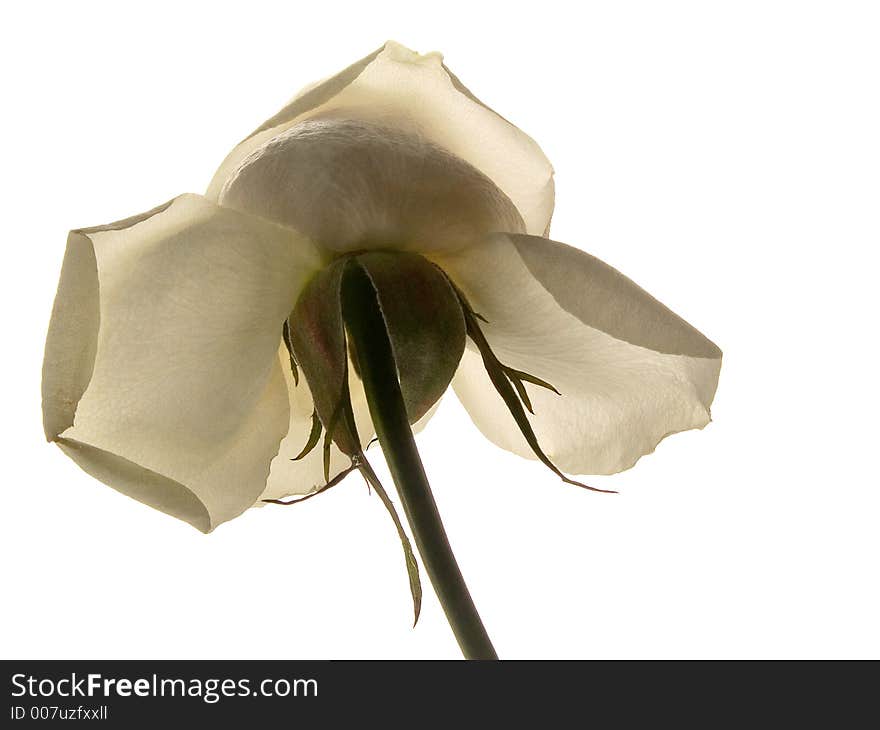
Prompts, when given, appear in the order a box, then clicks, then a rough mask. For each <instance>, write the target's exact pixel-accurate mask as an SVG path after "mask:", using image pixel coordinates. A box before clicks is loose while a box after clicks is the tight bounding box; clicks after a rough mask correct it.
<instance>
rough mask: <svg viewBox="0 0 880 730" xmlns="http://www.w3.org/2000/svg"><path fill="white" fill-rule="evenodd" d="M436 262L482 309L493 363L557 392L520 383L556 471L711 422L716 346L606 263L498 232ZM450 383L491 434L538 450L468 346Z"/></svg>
mask: <svg viewBox="0 0 880 730" xmlns="http://www.w3.org/2000/svg"><path fill="white" fill-rule="evenodd" d="M438 263H439V264H440V265H441V266H442V267H443V268H444V269H445V270H446V271H447V273H449V275H450V277H451V278H452V279H453V281H454V282H455V283H456V284H457V285H458V286H459V287H460V288H461V289H462V291H463V292H464V294H465V295H466V296H467V297H468V299H469V301H470V303H471V305H472V307H473V308H474V310H475V311H476V312H478V313H479V314H481V315H482V316H483V317H485V318H486V319H487V320H488V323H487V324H481V327H482V330H483V332H484V333H485V336H486V338H487V340H488V341H489V343H490V344H491V346H492V348H493V350H494V352H495V354H496V355H497V356H498V358H499V359H500V360H501V362H503V363H504V364H505V365H508V366H510V367H513V368H516V369H518V370H522V371H525V372H527V373H530V374H531V375H534V376H537V377H539V378H542V379H544V380H546V381H549V382H550V383H552V384H553V385H554V386H555V387H556V388H557V389H558V390H559V391H560V392H561V393H562V395H561V396H559V395H556V394H555V393H553V392H551V391H549V390H547V389H545V388H541V387H535V386H532V385H530V384H528V383H527V384H526V386H525V387H526V388H527V389H528V394H529V397H530V399H531V401H532V405H533V406H534V411H535V415H534V416H533V417H531V419H530V420H531V423H532V426H533V428H534V431H535V433H536V435H537V437H538V441H539V442H540V444H541V446H542V447H543V449H544V451H545V452H546V453H547V455H548V456H549V457H550V458H551V459H552V460H553V461H554V462H555V464H556V465H557V466H558V467H559V468H561V469H562V470H563V471H567V472H569V473H575V474H611V473H614V472H618V471H621V470H623V469H627V468H629V467H631V466H632V465H633V464H634V463H635V462H636V461H637V460H638V459H639V457H640V456H642V455H644V454H648V453H650V452H651V451H653V450H654V448H655V446H656V445H657V443H658V442H659V441H660V440H662V439H663V438H664V437H665V436H667V435H669V434H671V433H675V432H677V431H683V430H686V429H691V428H702V427H703V426H705V425H706V424H707V423H708V422H709V420H710V415H709V406H710V404H711V402H712V399H713V397H714V394H715V388H716V386H717V382H718V372H719V369H720V366H721V351H720V350H719V349H718V348H717V347H716V346H715V345H714V344H713V343H712V342H710V341H709V340H708V339H706V338H705V337H704V336H703V335H701V334H700V333H699V332H698V331H697V330H696V329H694V328H693V327H691V325H689V324H688V323H687V322H685V321H684V320H682V319H681V318H679V317H678V316H677V315H675V314H674V313H673V312H671V311H670V310H669V309H667V308H666V307H664V306H663V305H662V304H660V302H658V301H657V300H655V299H654V298H653V297H651V296H650V295H648V294H647V293H646V292H644V291H643V290H642V289H640V288H639V287H638V286H637V285H636V284H634V283H633V282H632V281H630V280H629V279H627V278H626V277H625V276H623V275H622V274H620V273H619V272H618V271H616V270H615V269H613V268H611V267H610V266H608V265H606V264H604V263H602V262H601V261H599V260H598V259H596V258H594V257H592V256H590V255H589V254H586V253H584V252H582V251H579V250H578V249H575V248H572V247H570V246H566V245H564V244H560V243H556V242H553V241H549V240H547V239H545V238H540V237H537V236H522V235H503V234H502V235H496V236H492V237H491V238H490V239H489V240H488V241H487V242H486V243H485V244H484V245H481V246H475V247H472V248H470V249H468V250H466V251H462V252H459V253H458V254H457V255H455V256H450V257H446V258H444V259H442V260H439V259H438ZM453 387H454V389H455V391H456V394H457V395H458V397H459V399H460V400H461V402H462V403H463V404H464V406H465V408H467V410H468V412H469V413H470V415H471V417H472V418H473V419H474V422H475V423H476V424H477V426H478V427H479V428H480V430H481V431H482V432H483V433H484V434H485V435H486V436H487V437H488V438H489V439H490V440H492V441H493V442H495V443H496V444H498V445H499V446H501V447H502V448H505V449H508V450H509V451H513V452H515V453H517V454H520V455H522V456H525V457H529V458H534V454H533V453H532V451H531V449H530V448H529V447H528V445H527V444H526V442H525V439H524V438H523V437H522V435H521V433H520V432H519V430H518V428H517V427H516V424H515V423H514V421H513V418H512V417H511V416H510V414H509V413H508V412H507V411H506V409H504V408H503V407H500V406H501V400H500V398H499V396H498V395H497V393H496V392H495V391H494V389H493V387H492V385H491V383H490V381H489V379H488V376H487V375H486V373H485V371H484V369H483V365H482V362H481V359H480V357H479V355H478V354H477V353H476V352H475V351H474V350H473V348H472V347H469V349H468V350H467V351H466V352H465V356H464V358H463V360H462V364H461V366H460V368H459V371H458V373H457V374H456V377H455V379H454V380H453Z"/></svg>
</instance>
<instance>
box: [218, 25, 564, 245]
mask: <svg viewBox="0 0 880 730" xmlns="http://www.w3.org/2000/svg"><path fill="white" fill-rule="evenodd" d="M316 118H317V119H329V118H335V119H349V120H355V121H364V122H368V123H371V124H376V125H379V126H384V127H390V128H393V129H397V130H400V131H402V132H405V133H407V134H413V135H416V136H419V137H422V138H423V139H425V140H426V141H428V142H430V143H432V144H434V145H437V146H439V147H441V148H443V149H445V150H447V151H449V152H451V153H452V154H453V155H455V156H457V157H459V158H461V159H462V160H464V161H466V162H467V163H469V164H470V165H472V166H473V167H475V168H476V169H477V170H479V171H480V172H482V173H483V174H484V175H486V176H487V177H489V178H490V179H491V180H492V181H493V182H494V183H495V184H496V185H497V186H498V187H499V188H500V189H501V190H502V191H503V192H504V193H505V194H506V195H507V197H508V198H510V200H512V201H513V203H514V205H515V206H516V208H517V209H518V210H519V212H520V215H521V216H522V219H523V220H524V221H525V225H526V231H527V232H528V233H534V234H545V233H546V231H547V230H548V227H549V225H550V217H551V215H552V213H553V198H554V188H553V168H552V166H551V165H550V162H549V161H548V160H547V158H546V157H545V156H544V153H543V152H542V151H541V149H540V147H538V145H537V143H536V142H535V141H534V140H533V139H531V138H530V137H529V136H528V135H526V134H525V133H523V132H522V131H520V130H519V129H517V128H516V127H515V126H513V125H512V124H510V122H508V121H507V120H505V119H504V118H502V117H501V116H499V115H498V114H496V113H495V112H494V111H492V110H491V109H489V108H488V107H487V106H486V105H485V104H483V103H482V102H481V101H479V99H477V98H476V97H475V96H474V95H473V94H472V93H471V92H470V91H469V90H468V89H467V88H465V87H464V85H463V84H462V83H461V81H459V79H458V78H456V76H455V75H453V74H452V72H450V71H449V69H447V68H446V66H444V65H443V60H442V57H441V56H440V55H439V54H436V53H431V54H427V55H424V56H422V55H419V54H417V53H414V52H413V51H410V50H408V49H406V48H404V47H403V46H401V45H400V44H398V43H393V42H390V41H389V42H388V43H386V44H385V45H384V46H383V47H382V48H380V49H379V50H377V51H375V52H374V53H371V54H370V55H369V56H367V57H366V58H364V59H362V60H361V61H358V62H357V63H355V64H353V65H352V66H349V67H348V68H347V69H345V70H344V71H342V72H341V73H339V74H337V75H336V76H333V77H332V78H330V79H328V80H326V81H324V82H322V83H319V84H317V85H314V86H312V87H309V88H308V89H307V90H305V91H304V92H302V93H301V94H300V95H299V96H297V97H296V98H295V99H294V100H293V101H291V102H290V103H289V104H288V105H287V106H286V107H284V109H282V110H281V111H280V112H279V113H278V114H276V115H275V116H274V117H272V118H271V119H270V120H268V121H267V122H266V123H264V124H263V125H262V126H260V127H259V128H258V129H257V130H256V131H255V132H254V133H253V134H251V135H250V136H249V137H248V138H247V139H245V140H243V141H242V142H241V143H240V144H239V145H238V146H236V147H235V149H233V150H232V152H231V153H230V154H229V155H228V156H227V158H226V160H224V162H223V164H222V165H221V166H220V169H219V170H218V171H217V173H216V174H215V176H214V178H213V180H212V181H211V184H210V186H209V188H208V192H207V195H208V196H209V197H210V198H212V199H213V200H220V198H221V192H222V190H223V188H224V186H225V185H226V183H227V181H228V180H229V179H230V178H231V177H232V176H233V175H234V174H235V172H236V170H237V169H238V167H239V166H240V165H241V163H242V162H243V161H244V160H245V159H246V158H248V157H249V156H250V155H251V154H253V153H254V152H255V151H257V150H258V149H259V148H261V147H262V146H263V145H264V144H266V143H267V142H269V141H270V140H272V139H273V138H274V137H277V136H278V135H279V134H281V133H283V132H284V131H285V130H287V129H289V128H290V127H292V126H293V125H295V124H298V123H300V122H302V121H305V120H308V119H316Z"/></svg>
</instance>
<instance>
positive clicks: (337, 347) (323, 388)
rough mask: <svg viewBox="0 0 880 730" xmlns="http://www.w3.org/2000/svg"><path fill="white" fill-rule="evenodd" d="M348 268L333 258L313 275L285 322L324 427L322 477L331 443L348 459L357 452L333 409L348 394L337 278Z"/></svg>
mask: <svg viewBox="0 0 880 730" xmlns="http://www.w3.org/2000/svg"><path fill="white" fill-rule="evenodd" d="M350 263H351V259H348V258H346V259H339V260H337V261H334V262H333V263H332V264H330V265H329V266H328V267H327V268H325V269H323V270H322V271H321V272H319V273H318V274H317V275H316V276H315V277H314V278H313V279H312V280H311V281H310V282H309V283H308V284H307V285H306V287H305V289H304V290H303V292H302V294H300V297H299V299H298V300H297V302H296V306H295V307H294V309H293V312H292V313H291V315H290V318H289V320H288V321H289V322H290V326H289V332H290V342H291V345H292V350H293V352H294V353H295V359H296V362H297V363H298V364H299V367H301V368H302V371H303V374H304V375H305V378H306V381H307V382H308V385H309V391H310V392H311V394H312V401H313V402H314V406H315V410H316V411H317V413H318V417H319V418H320V420H321V423H322V424H323V425H324V431H325V441H324V463H325V476H326V477H329V461H330V444H331V443H335V444H336V446H337V447H338V448H339V450H340V451H342V453H344V454H346V455H347V456H354V455H355V454H356V453H358V452H359V451H360V448H361V445H360V443H359V442H358V441H357V438H356V437H355V436H354V434H352V433H351V431H350V429H348V428H347V424H346V423H337V420H338V413H339V411H338V409H339V408H340V407H341V405H340V404H341V402H342V399H343V396H344V394H346V393H347V392H348V350H347V348H346V341H345V327H344V324H343V321H342V303H341V299H340V297H341V287H342V276H343V273H344V272H345V268H346V267H347V266H349V265H350ZM334 415H336V418H334ZM326 480H327V479H326V478H325V481H326Z"/></svg>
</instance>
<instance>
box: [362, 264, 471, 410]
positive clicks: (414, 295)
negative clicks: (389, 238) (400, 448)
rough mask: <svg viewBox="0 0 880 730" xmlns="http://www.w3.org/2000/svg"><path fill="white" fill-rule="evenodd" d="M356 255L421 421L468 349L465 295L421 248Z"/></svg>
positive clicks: (407, 400) (409, 406)
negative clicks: (421, 253) (418, 250)
mask: <svg viewBox="0 0 880 730" xmlns="http://www.w3.org/2000/svg"><path fill="white" fill-rule="evenodd" d="M354 261H355V262H356V263H357V265H359V266H360V267H361V268H362V269H363V270H364V271H365V272H366V274H367V277H368V278H369V280H370V282H371V283H372V285H373V289H374V290H375V292H376V297H377V299H378V302H379V308H380V310H381V312H382V317H383V319H384V321H385V328H386V330H387V332H388V339H389V340H390V341H391V348H392V350H393V352H394V360H395V362H396V363H397V368H398V373H399V376H400V390H401V393H402V394H403V401H404V404H405V406H406V413H407V417H408V418H409V422H410V423H415V422H416V421H418V420H419V419H420V418H422V416H424V415H425V414H426V413H427V412H428V411H429V410H430V409H431V406H433V405H434V404H435V403H436V402H437V401H438V400H440V398H441V396H442V395H443V394H444V393H445V392H446V390H447V388H448V387H449V383H450V381H451V380H452V376H453V375H455V371H456V370H457V369H458V365H459V363H460V362H461V357H462V355H463V354H464V346H465V340H466V332H465V321H464V312H463V311H462V308H461V303H460V300H459V298H458V297H457V296H456V292H455V291H454V290H453V288H452V286H451V285H450V283H449V280H448V279H447V278H446V276H445V275H444V274H443V272H442V271H441V270H440V269H439V268H437V266H436V265H435V264H433V263H431V262H430V261H428V260H427V259H426V258H424V257H422V256H419V255H418V254H414V253H405V252H399V251H397V252H388V251H369V252H366V253H361V254H358V255H357V256H356V258H355V259H354ZM352 360H353V361H354V362H356V361H357V358H356V357H355V356H354V353H352Z"/></svg>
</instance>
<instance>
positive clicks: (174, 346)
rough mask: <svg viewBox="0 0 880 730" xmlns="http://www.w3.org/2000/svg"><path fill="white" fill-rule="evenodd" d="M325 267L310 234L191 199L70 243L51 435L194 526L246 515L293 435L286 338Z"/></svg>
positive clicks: (56, 345) (87, 465) (50, 357)
mask: <svg viewBox="0 0 880 730" xmlns="http://www.w3.org/2000/svg"><path fill="white" fill-rule="evenodd" d="M318 265H319V256H318V253H317V251H316V249H315V247H314V246H313V245H312V244H311V243H310V242H309V241H308V240H307V239H305V238H304V237H302V236H301V235H299V234H297V233H295V232H293V231H291V230H289V229H286V228H283V227H281V226H277V225H274V224H272V223H269V222H267V221H264V220H261V219H258V218H255V217H253V216H247V215H244V214H241V213H237V212H235V211H232V210H227V209H223V208H219V207H218V206H216V205H215V204H214V203H211V202H210V201H208V200H207V199H205V198H202V197H200V196H197V195H183V196H180V197H179V198H175V199H174V200H173V201H171V202H170V203H168V204H166V205H164V206H160V207H159V208H157V209H155V210H153V211H150V212H149V213H146V214H144V215H142V216H137V217H135V218H131V219H128V220H126V221H121V222H119V223H116V224H111V225H109V226H101V227H98V228H90V229H84V230H80V231H74V232H72V233H71V234H70V238H69V240H68V249H67V254H66V256H65V262H64V267H63V271H62V275H61V283H60V285H59V290H58V295H57V297H56V302H55V308H54V310H53V317H52V322H51V324H50V329H49V336H48V340H47V344H46V355H45V360H44V366H43V412H44V425H45V428H46V435H47V437H48V438H49V439H51V440H56V441H58V443H59V445H60V446H61V447H62V449H63V450H64V451H65V453H67V454H68V455H69V456H71V458H73V459H74V460H75V461H77V462H78V463H79V464H80V465H81V466H82V467H83V468H84V469H85V470H86V471H88V472H89V473H91V474H93V475H94V476H96V477H97V478H98V479H100V480H101V481H104V482H106V483H108V484H110V485H111V486H113V487H114V488H116V489H118V490H120V491H122V492H124V493H126V494H128V495H130V496H132V497H134V498H136V499H138V500H140V501H142V502H145V503H146V504H149V505H151V506H154V507H156V508H157V509H160V510H162V511H165V512H167V513H169V514H172V515H174V516H176V517H179V518H181V519H184V520H186V521H187V522H190V523H191V524H193V525H194V526H196V527H198V528H199V529H201V530H204V531H209V530H211V529H213V528H214V527H216V526H217V525H218V524H220V523H221V522H223V521H225V520H228V519H231V518H232V517H235V516H236V515H238V514H240V513H241V512H242V511H243V510H244V509H246V508H247V507H249V506H250V505H251V504H253V502H254V500H255V499H256V497H257V496H258V495H259V494H260V493H261V492H262V491H263V489H264V487H265V484H266V479H267V476H268V473H269V463H270V461H271V460H272V458H273V457H274V456H275V454H276V453H277V450H278V444H279V442H280V441H281V439H282V437H283V436H284V434H285V433H286V431H287V427H288V422H289V417H288V416H289V407H288V399H287V392H286V391H287V389H286V387H285V383H284V376H283V372H282V369H281V367H280V364H279V362H278V358H277V351H278V346H279V342H280V338H281V328H282V324H283V322H284V320H285V318H286V317H287V315H288V314H289V312H290V310H291V308H292V307H293V304H294V302H295V299H296V296H297V294H298V292H299V291H300V290H301V288H302V287H303V285H304V283H305V281H306V280H307V278H308V277H309V276H311V275H312V274H313V273H314V272H315V270H316V269H317V267H318Z"/></svg>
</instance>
